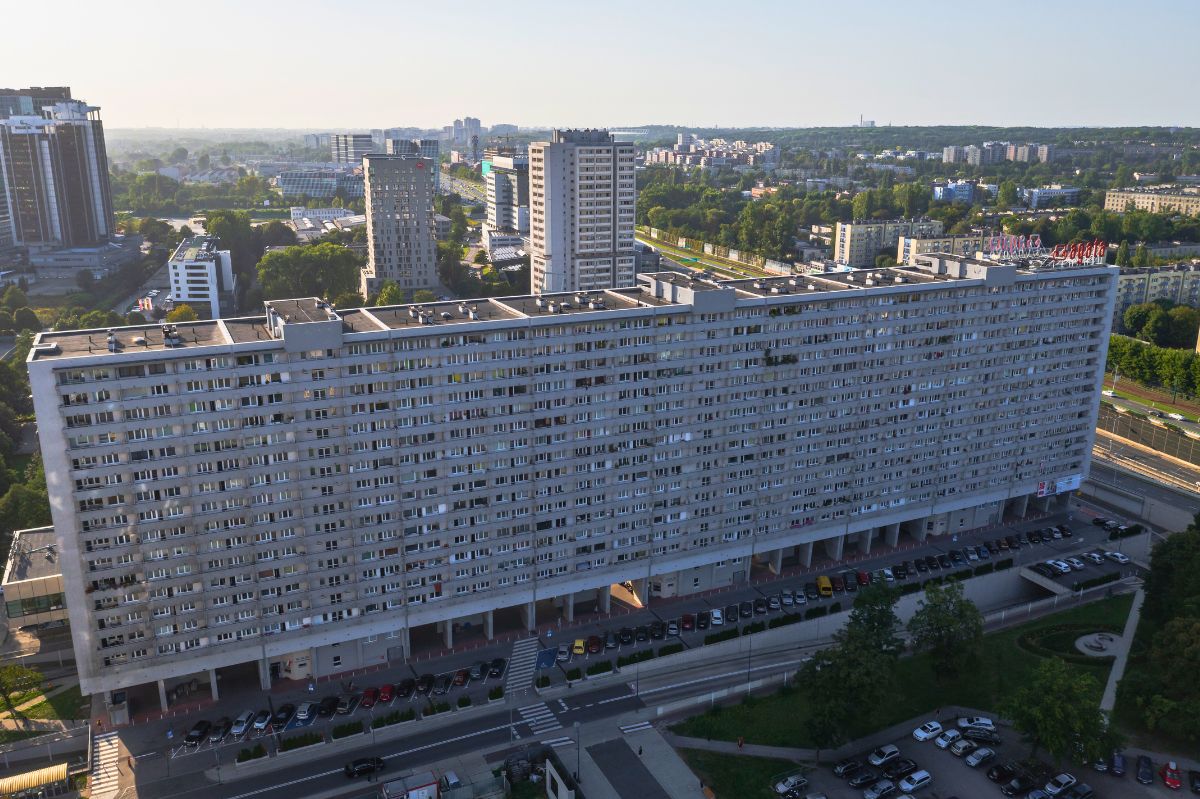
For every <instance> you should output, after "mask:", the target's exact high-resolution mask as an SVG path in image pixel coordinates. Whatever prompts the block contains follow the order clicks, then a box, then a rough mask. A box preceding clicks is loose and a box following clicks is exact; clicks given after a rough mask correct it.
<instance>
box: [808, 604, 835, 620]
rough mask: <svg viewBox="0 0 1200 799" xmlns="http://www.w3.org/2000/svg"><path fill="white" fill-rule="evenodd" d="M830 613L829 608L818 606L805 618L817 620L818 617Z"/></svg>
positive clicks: (809, 611)
mask: <svg viewBox="0 0 1200 799" xmlns="http://www.w3.org/2000/svg"><path fill="white" fill-rule="evenodd" d="M828 612H829V608H827V607H825V606H824V605H817V606H816V607H812V608H809V609H808V612H807V613H805V614H804V618H806V619H815V618H817V617H818V616H824V615H825V614H826V613H828Z"/></svg>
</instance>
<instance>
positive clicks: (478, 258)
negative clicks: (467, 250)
mask: <svg viewBox="0 0 1200 799" xmlns="http://www.w3.org/2000/svg"><path fill="white" fill-rule="evenodd" d="M487 262H488V257H487V251H486V250H476V251H475V263H477V264H480V265H482V264H486V263H487Z"/></svg>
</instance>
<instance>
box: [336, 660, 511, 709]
mask: <svg viewBox="0 0 1200 799" xmlns="http://www.w3.org/2000/svg"><path fill="white" fill-rule="evenodd" d="M489 668H491V667H490V666H489ZM436 679H437V677H435V676H433V675H432V674H422V675H421V676H420V677H418V678H417V693H419V694H426V695H428V694H429V692H430V691H432V690H433V681H434V680H436ZM338 704H339V709H340V705H341V703H340V702H339V703H338Z"/></svg>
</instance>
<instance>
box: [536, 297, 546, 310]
mask: <svg viewBox="0 0 1200 799" xmlns="http://www.w3.org/2000/svg"><path fill="white" fill-rule="evenodd" d="M533 304H534V305H536V306H537V307H539V308H544V307H545V305H546V301H545V300H543V299H542V298H541V297H535V298H534V300H533Z"/></svg>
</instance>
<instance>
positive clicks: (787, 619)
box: [767, 613, 804, 630]
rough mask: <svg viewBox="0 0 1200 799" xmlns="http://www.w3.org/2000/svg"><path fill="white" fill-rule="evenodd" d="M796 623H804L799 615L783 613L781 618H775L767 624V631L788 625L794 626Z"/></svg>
mask: <svg viewBox="0 0 1200 799" xmlns="http://www.w3.org/2000/svg"><path fill="white" fill-rule="evenodd" d="M798 621H804V617H803V616H801V615H800V614H799V613H785V614H783V615H782V616H776V617H775V618H773V619H771V620H770V621H769V622H767V629H768V630H774V629H775V628H776V627H786V626H787V625H789V624H795V623H796V622H798Z"/></svg>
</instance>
